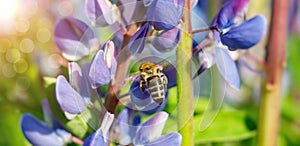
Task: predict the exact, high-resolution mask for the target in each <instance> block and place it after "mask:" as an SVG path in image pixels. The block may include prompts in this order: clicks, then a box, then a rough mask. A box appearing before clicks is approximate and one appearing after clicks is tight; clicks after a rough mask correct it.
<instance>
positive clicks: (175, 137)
mask: <svg viewBox="0 0 300 146" xmlns="http://www.w3.org/2000/svg"><path fill="white" fill-rule="evenodd" d="M131 112H132V111H131V110H130V109H128V108H125V109H123V110H122V111H121V113H120V114H119V116H118V119H117V121H116V123H115V124H114V126H113V130H114V132H115V133H113V135H112V136H113V137H114V138H115V139H116V140H118V142H119V143H120V144H122V145H128V144H133V145H145V146H154V145H155V146H164V145H172V146H180V145H181V135H180V134H179V133H177V132H172V133H169V134H167V135H163V136H161V134H162V130H163V127H164V125H165V123H166V120H167V119H168V114H167V113H166V112H158V113H157V114H156V115H155V116H154V117H152V118H151V119H149V120H147V121H146V122H145V123H143V124H141V123H140V120H136V119H139V118H137V117H138V116H137V115H133V114H132V113H131ZM130 121H132V122H130Z"/></svg>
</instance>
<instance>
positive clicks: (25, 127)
mask: <svg viewBox="0 0 300 146" xmlns="http://www.w3.org/2000/svg"><path fill="white" fill-rule="evenodd" d="M21 129H22V132H23V134H24V136H25V137H26V139H27V140H28V141H29V142H30V143H31V144H33V145H36V146H42V145H52V146H63V145H64V144H65V143H68V142H70V140H71V136H72V135H71V134H70V133H69V132H67V131H65V130H63V129H50V128H49V127H47V126H46V124H45V123H42V122H41V121H39V120H38V119H36V118H35V117H34V116H32V115H31V114H24V115H22V117H21Z"/></svg>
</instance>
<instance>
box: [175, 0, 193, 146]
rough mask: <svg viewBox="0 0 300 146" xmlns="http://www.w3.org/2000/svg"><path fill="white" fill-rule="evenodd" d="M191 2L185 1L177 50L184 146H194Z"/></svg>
mask: <svg viewBox="0 0 300 146" xmlns="http://www.w3.org/2000/svg"><path fill="white" fill-rule="evenodd" d="M190 14H191V9H190V0H186V1H185V6H184V11H183V16H182V20H183V23H182V37H181V42H180V44H179V47H178V48H177V50H176V60H177V64H176V67H177V97H178V128H179V132H180V133H181V135H182V145H184V146H192V145H194V143H193V138H194V130H193V128H194V126H193V122H194V121H193V109H194V108H193V81H192V34H191V33H190V32H191V29H192V27H191V15H190Z"/></svg>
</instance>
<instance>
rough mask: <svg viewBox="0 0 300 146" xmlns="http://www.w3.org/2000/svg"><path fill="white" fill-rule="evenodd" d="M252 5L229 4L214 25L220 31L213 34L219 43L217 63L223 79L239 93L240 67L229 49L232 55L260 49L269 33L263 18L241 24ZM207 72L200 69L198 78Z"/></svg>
mask: <svg viewBox="0 0 300 146" xmlns="http://www.w3.org/2000/svg"><path fill="white" fill-rule="evenodd" d="M248 3H249V0H230V1H228V2H227V3H225V4H224V5H223V6H222V8H221V10H220V11H219V13H218V14H217V16H216V17H215V18H214V20H213V22H212V25H211V26H215V27H217V30H218V31H219V32H217V31H216V30H213V36H214V39H215V40H216V44H215V45H216V49H215V52H214V55H215V57H214V60H215V63H216V65H217V67H218V70H219V72H220V73H221V75H222V77H223V78H224V79H225V80H226V81H227V83H229V84H230V85H232V87H234V88H236V89H239V88H240V79H239V74H238V71H237V67H236V64H235V63H234V61H233V59H232V58H231V57H230V55H229V52H228V51H225V49H229V50H232V51H233V50H236V49H248V48H250V47H252V46H254V45H256V44H257V43H258V42H259V41H260V40H261V39H262V37H263V36H264V34H265V32H266V21H265V18H264V17H263V16H261V15H258V16H255V17H254V18H252V19H250V20H246V21H244V22H242V21H240V20H243V18H244V16H245V13H246V10H247V7H248ZM218 33H219V34H218ZM209 35H211V33H209ZM198 49H199V48H198ZM224 65H225V66H224ZM205 69H206V68H205V67H203V66H200V69H199V70H198V74H200V73H201V72H203V71H204V70H205Z"/></svg>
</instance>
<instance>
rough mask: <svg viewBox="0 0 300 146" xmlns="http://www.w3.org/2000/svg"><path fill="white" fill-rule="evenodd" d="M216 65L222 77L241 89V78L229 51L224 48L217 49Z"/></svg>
mask: <svg viewBox="0 0 300 146" xmlns="http://www.w3.org/2000/svg"><path fill="white" fill-rule="evenodd" d="M215 59H216V64H217V67H218V70H219V72H220V74H221V76H222V77H223V78H224V79H225V80H226V82H227V83H229V85H231V86H232V87H234V88H236V89H240V76H239V73H238V70H237V66H236V64H235V62H234V61H233V60H232V59H231V57H230V56H229V54H228V50H227V49H226V48H222V47H216V57H215Z"/></svg>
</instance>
